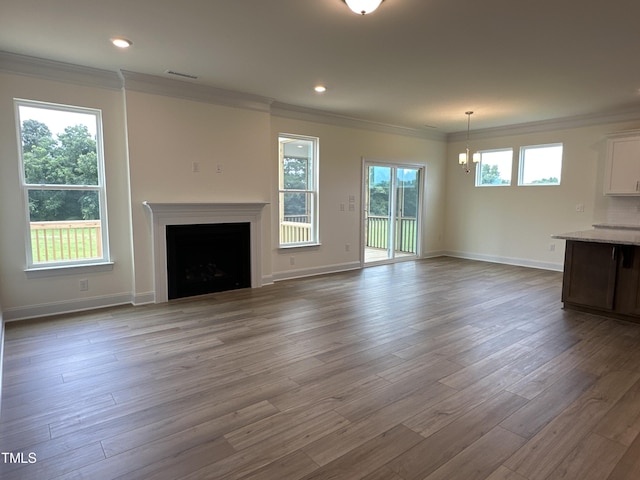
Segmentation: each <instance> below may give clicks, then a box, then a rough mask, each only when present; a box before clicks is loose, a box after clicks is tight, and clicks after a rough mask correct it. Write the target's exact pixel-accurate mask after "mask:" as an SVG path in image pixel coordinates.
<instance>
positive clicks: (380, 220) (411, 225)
mask: <svg viewBox="0 0 640 480" xmlns="http://www.w3.org/2000/svg"><path fill="white" fill-rule="evenodd" d="M398 221H399V227H400V228H398V229H396V237H395V245H396V246H395V248H396V251H399V252H407V253H417V251H418V250H417V244H416V237H417V235H416V228H417V225H418V222H417V221H416V219H415V218H413V217H400V218H399V219H398ZM388 238H389V217H383V216H376V215H370V216H369V217H368V218H367V247H371V248H382V249H387V248H389V243H388Z"/></svg>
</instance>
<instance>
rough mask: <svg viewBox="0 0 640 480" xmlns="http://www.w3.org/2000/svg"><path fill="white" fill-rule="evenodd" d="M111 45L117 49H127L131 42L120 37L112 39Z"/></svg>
mask: <svg viewBox="0 0 640 480" xmlns="http://www.w3.org/2000/svg"><path fill="white" fill-rule="evenodd" d="M111 43H113V44H114V45H115V46H116V47H118V48H129V47H130V46H131V45H133V42H132V41H131V40H128V39H126V38H122V37H113V38H112V39H111Z"/></svg>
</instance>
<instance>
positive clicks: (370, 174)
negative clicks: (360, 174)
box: [362, 161, 424, 264]
mask: <svg viewBox="0 0 640 480" xmlns="http://www.w3.org/2000/svg"><path fill="white" fill-rule="evenodd" d="M423 171H424V168H423V167H417V166H411V165H395V164H384V163H377V162H370V161H365V162H364V189H363V191H364V206H365V208H364V222H363V235H362V238H363V245H362V251H363V258H364V263H365V264H373V263H389V262H393V261H397V260H406V259H409V258H416V257H418V255H419V252H420V241H419V239H420V211H421V207H420V203H421V197H422V192H421V185H422V177H423Z"/></svg>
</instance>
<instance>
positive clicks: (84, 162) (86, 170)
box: [21, 120, 100, 221]
mask: <svg viewBox="0 0 640 480" xmlns="http://www.w3.org/2000/svg"><path fill="white" fill-rule="evenodd" d="M21 133H22V149H23V154H22V155H23V162H24V175H25V182H26V183H27V184H31V185H38V186H40V185H78V186H80V185H97V184H98V161H97V149H96V141H95V139H93V138H91V135H90V133H89V129H88V128H87V127H86V126H85V125H75V126H69V127H67V128H65V130H64V132H63V133H61V134H59V135H58V136H57V138H53V135H52V134H51V131H50V130H49V128H48V127H47V125H45V124H43V123H41V122H38V121H36V120H25V121H24V122H23V123H22V132H21ZM29 210H30V218H31V221H63V220H81V219H82V220H95V219H98V218H100V217H99V215H100V206H99V200H98V196H97V193H96V192H95V191H90V190H81V189H78V190H73V189H52V188H33V189H30V190H29Z"/></svg>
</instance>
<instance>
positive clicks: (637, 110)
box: [446, 104, 640, 143]
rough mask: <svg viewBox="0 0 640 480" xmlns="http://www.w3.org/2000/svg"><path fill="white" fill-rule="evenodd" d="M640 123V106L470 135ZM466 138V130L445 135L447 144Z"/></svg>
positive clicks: (505, 127)
mask: <svg viewBox="0 0 640 480" xmlns="http://www.w3.org/2000/svg"><path fill="white" fill-rule="evenodd" d="M632 121H640V105H635V104H634V105H629V106H626V107H624V108H621V109H619V110H614V111H607V112H598V113H591V114H585V115H576V116H573V117H563V118H554V119H551V120H541V121H538V122H528V123H518V124H514V125H506V126H504V127H493V128H482V129H478V130H472V131H471V135H472V136H473V138H474V140H475V139H481V138H495V137H502V136H508V135H522V134H527V133H540V132H549V131H554V130H565V129H571V128H581V127H589V126H592V125H604V124H608V123H621V122H632ZM466 138H467V132H466V130H465V131H463V132H454V133H450V134H449V135H447V137H446V139H447V143H451V142H463V141H465V140H466Z"/></svg>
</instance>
